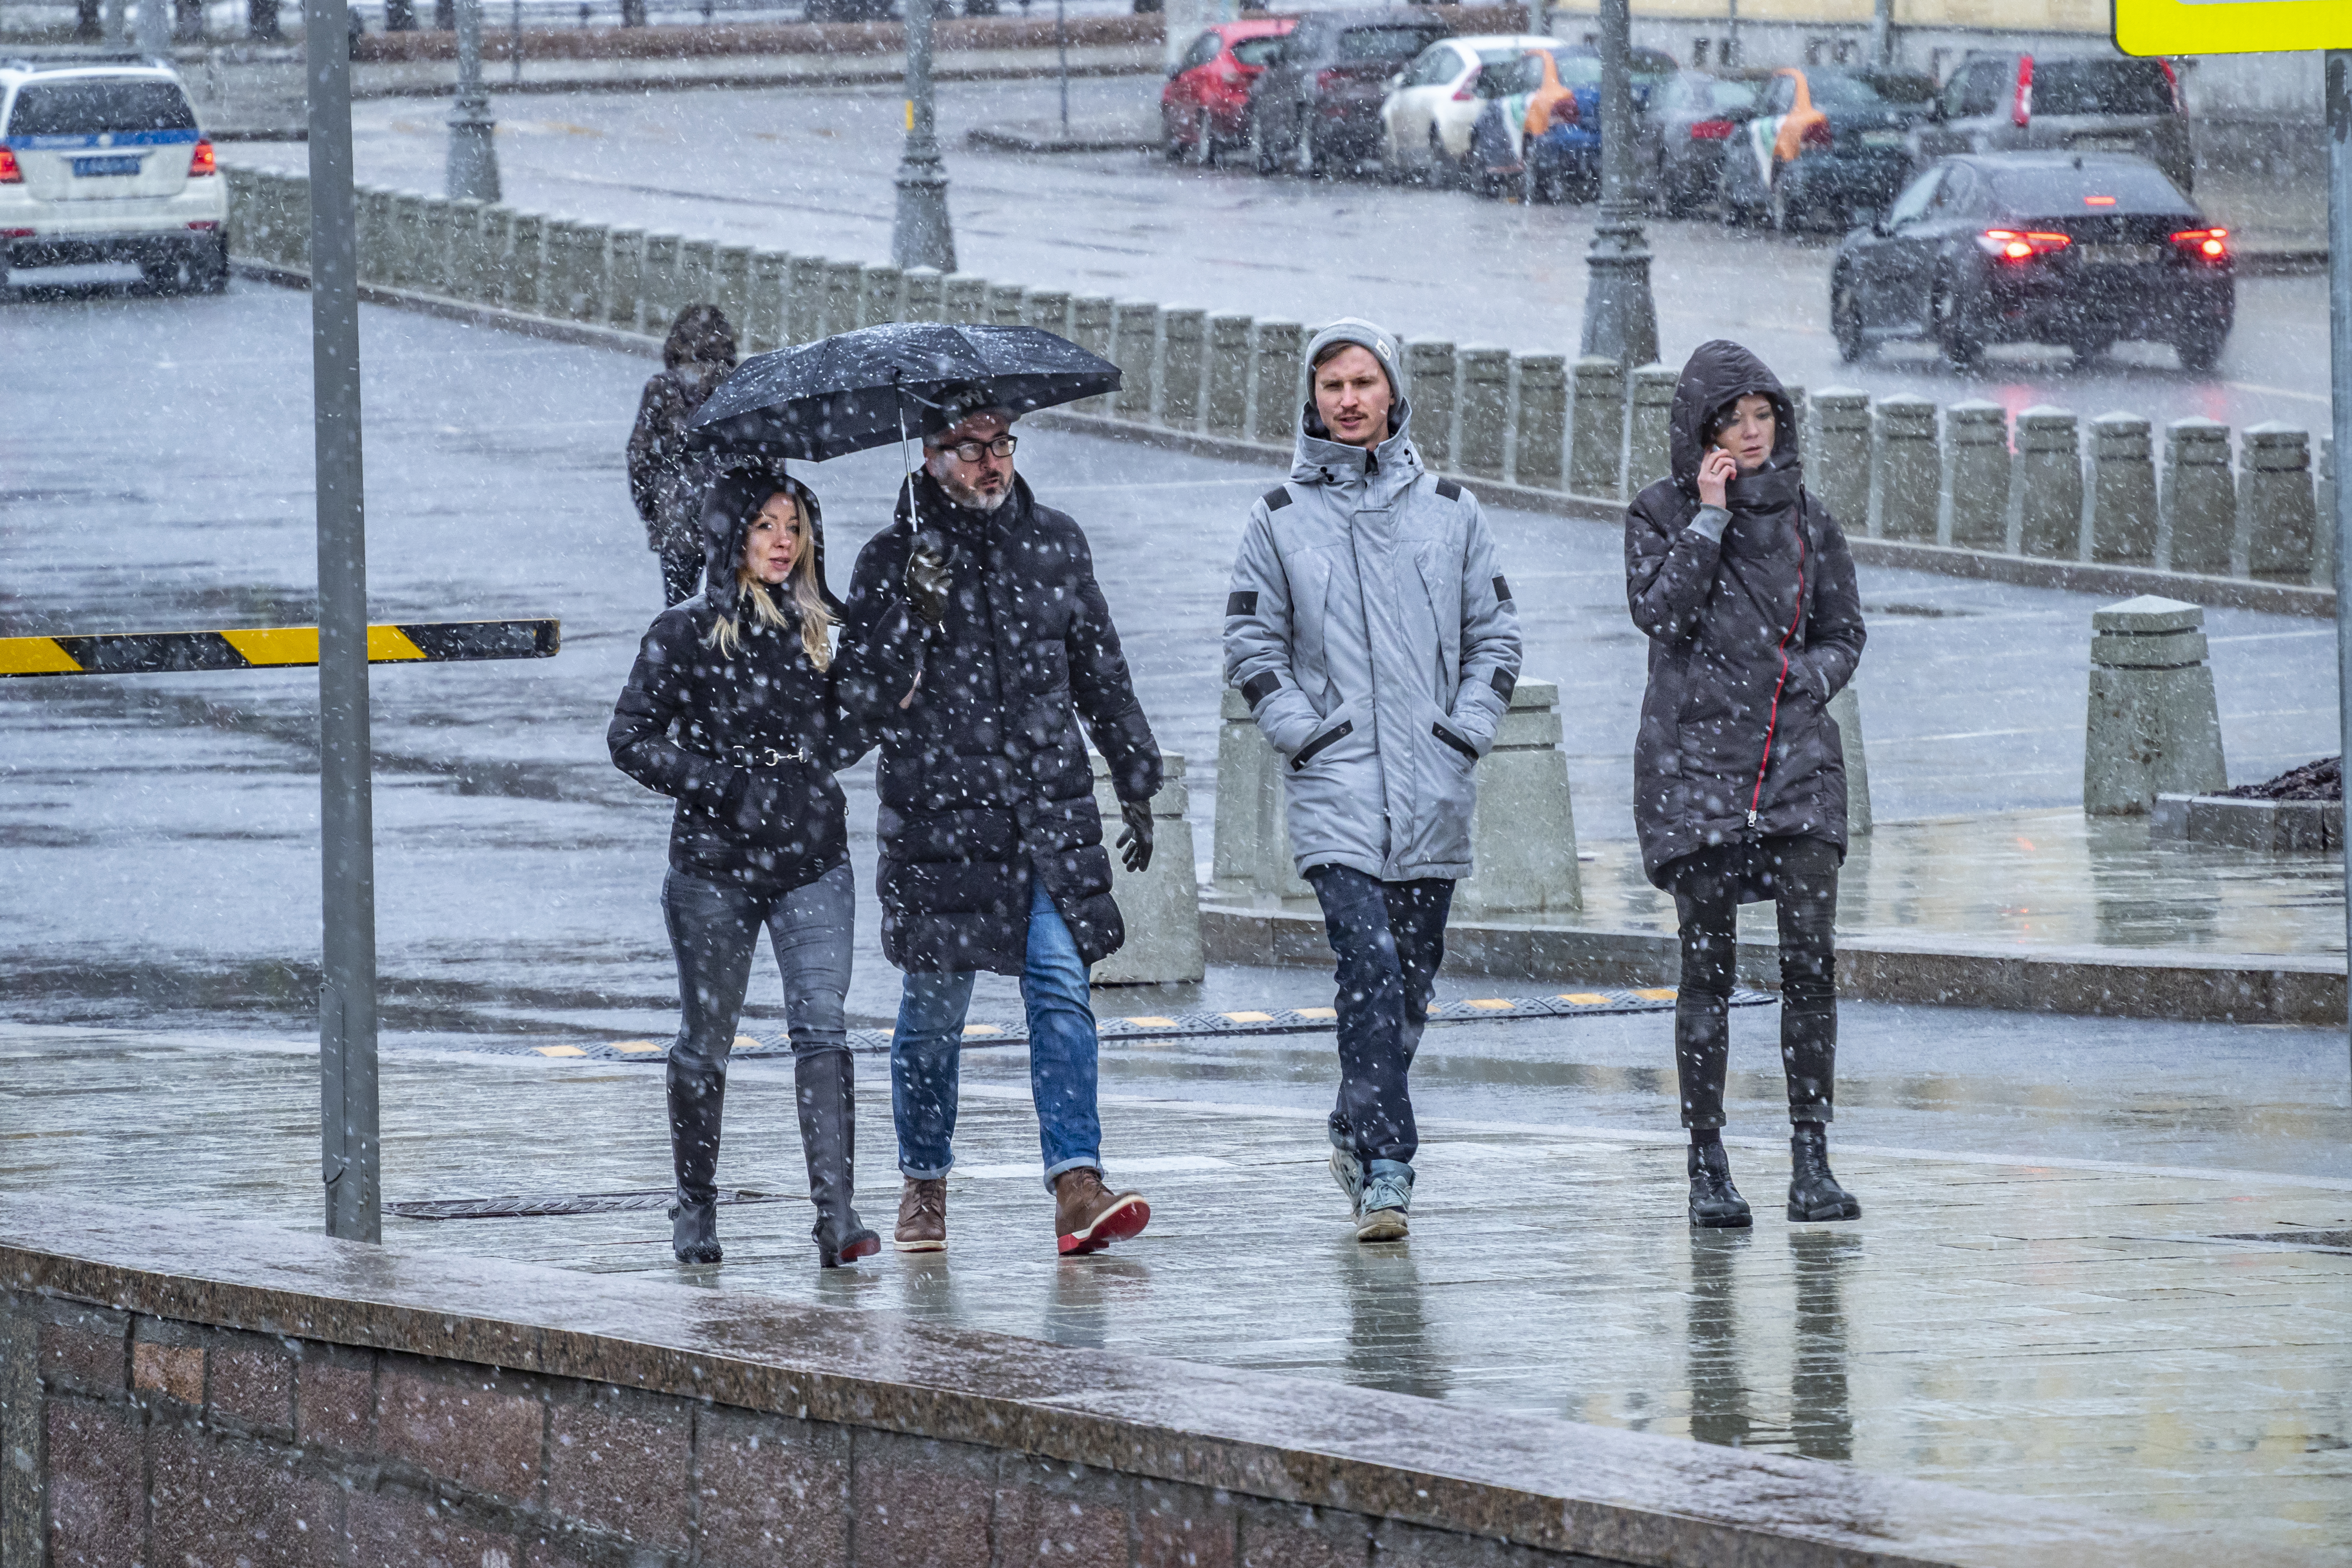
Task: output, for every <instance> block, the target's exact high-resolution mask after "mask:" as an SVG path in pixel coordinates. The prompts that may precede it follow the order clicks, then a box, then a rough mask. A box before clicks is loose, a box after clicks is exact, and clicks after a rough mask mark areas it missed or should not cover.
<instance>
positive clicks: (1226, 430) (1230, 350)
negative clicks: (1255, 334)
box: [1207, 316, 1251, 436]
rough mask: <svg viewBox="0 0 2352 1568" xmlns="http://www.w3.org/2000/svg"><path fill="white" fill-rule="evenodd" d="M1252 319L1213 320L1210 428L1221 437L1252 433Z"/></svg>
mask: <svg viewBox="0 0 2352 1568" xmlns="http://www.w3.org/2000/svg"><path fill="white" fill-rule="evenodd" d="M1250 325H1251V322H1250V319H1249V318H1248V317H1247V316H1212V317H1210V318H1209V395H1208V409H1207V414H1208V427H1209V429H1210V430H1212V431H1213V432H1214V433H1215V434H1217V435H1219V436H1240V435H1244V434H1246V433H1247V432H1248V430H1249V378H1250Z"/></svg>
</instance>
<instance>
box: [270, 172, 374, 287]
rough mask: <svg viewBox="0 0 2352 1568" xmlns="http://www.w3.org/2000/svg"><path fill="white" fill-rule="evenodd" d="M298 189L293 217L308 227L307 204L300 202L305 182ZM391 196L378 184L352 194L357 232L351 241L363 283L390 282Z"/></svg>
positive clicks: (306, 190)
mask: <svg viewBox="0 0 2352 1568" xmlns="http://www.w3.org/2000/svg"><path fill="white" fill-rule="evenodd" d="M299 191H300V193H301V194H300V195H299V196H298V198H297V200H296V202H295V216H296V220H297V221H298V222H301V223H303V226H304V227H306V228H307V227H308V226H309V225H308V223H307V221H305V214H306V213H307V212H308V210H309V206H310V203H309V201H308V200H307V199H303V198H306V197H307V195H308V192H309V187H308V184H307V183H304V184H301V185H300V186H299ZM394 194H395V193H394V192H392V191H388V190H385V189H383V187H382V186H379V185H370V186H367V187H364V188H362V189H361V190H358V191H355V192H353V193H352V195H353V198H354V201H353V207H354V211H353V215H352V223H353V225H354V226H355V228H356V230H357V232H356V234H355V235H354V239H355V241H356V243H357V244H358V247H359V258H360V259H359V279H360V281H361V282H362V283H374V284H378V285H384V286H388V285H389V284H390V283H391V282H392V277H393V272H394V260H393V251H394V245H395V243H396V242H395V237H394V233H393V197H394Z"/></svg>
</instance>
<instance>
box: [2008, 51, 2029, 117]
mask: <svg viewBox="0 0 2352 1568" xmlns="http://www.w3.org/2000/svg"><path fill="white" fill-rule="evenodd" d="M2009 118H2010V120H2011V121H2012V122H2013V123H2015V124H2019V125H2031V124H2032V123H2033V57H2032V55H2020V56H2019V57H2018V58H2017V98H2016V100H2014V101H2013V102H2011V104H2010V106H2009Z"/></svg>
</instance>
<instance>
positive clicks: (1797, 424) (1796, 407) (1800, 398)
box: [1780, 385, 1813, 452]
mask: <svg viewBox="0 0 2352 1568" xmlns="http://www.w3.org/2000/svg"><path fill="white" fill-rule="evenodd" d="M1780 392H1781V395H1783V396H1785V397H1787V398H1788V400H1789V427H1790V429H1792V430H1794V431H1795V432H1796V433H1797V447H1798V450H1799V451H1801V452H1810V451H1811V450H1812V449H1813V430H1812V421H1813V414H1812V405H1811V404H1810V403H1809V402H1808V401H1807V400H1806V396H1805V389H1804V388H1803V387H1801V386H1788V385H1783V386H1782V387H1781V388H1780Z"/></svg>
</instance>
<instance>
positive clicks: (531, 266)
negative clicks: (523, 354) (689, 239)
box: [499, 213, 668, 326]
mask: <svg viewBox="0 0 2352 1568" xmlns="http://www.w3.org/2000/svg"><path fill="white" fill-rule="evenodd" d="M546 266H547V217H546V215H544V214H542V213H517V214H515V216H514V233H513V235H512V236H511V237H509V239H508V241H507V261H506V266H505V268H502V269H501V271H500V272H499V306H500V307H501V308H503V309H505V310H520V311H521V312H522V313H523V314H524V315H526V316H535V315H537V314H538V313H539V284H540V275H541V272H542V271H544V270H545V268H546ZM663 324H664V326H667V324H668V323H667V322H665V323H663Z"/></svg>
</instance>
